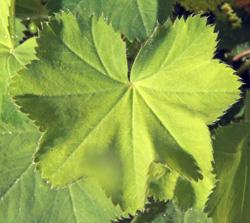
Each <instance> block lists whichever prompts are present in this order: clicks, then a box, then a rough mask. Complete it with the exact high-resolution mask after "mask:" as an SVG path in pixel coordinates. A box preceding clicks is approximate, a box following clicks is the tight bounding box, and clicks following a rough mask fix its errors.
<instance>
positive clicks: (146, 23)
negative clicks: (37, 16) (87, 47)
mask: <svg viewBox="0 0 250 223" xmlns="http://www.w3.org/2000/svg"><path fill="white" fill-rule="evenodd" d="M48 8H50V9H51V10H52V11H59V10H60V9H63V10H73V11H76V12H78V13H80V14H81V15H84V16H86V14H87V15H89V14H95V15H97V16H99V15H101V14H102V13H103V14H104V16H105V19H107V20H108V21H109V22H110V23H112V25H113V27H114V28H115V29H116V30H119V31H121V32H122V33H123V34H124V35H125V36H126V37H127V38H128V39H129V40H133V39H134V38H139V39H144V38H146V37H147V36H148V35H150V34H151V32H152V31H153V29H154V27H155V25H156V21H157V10H158V8H157V0H143V1H142V0H132V1H131V0H111V1H106V0H60V1H54V0H48ZM114 9H115V10H114ZM166 10H167V8H166Z"/></svg>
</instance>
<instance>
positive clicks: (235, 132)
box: [206, 123, 250, 223]
mask: <svg viewBox="0 0 250 223" xmlns="http://www.w3.org/2000/svg"><path fill="white" fill-rule="evenodd" d="M249 136H250V125H249V123H241V124H231V125H229V126H227V127H223V128H220V129H218V130H217V131H216V133H215V141H214V156H215V171H216V173H217V177H218V182H217V185H216V187H215V189H214V191H213V193H212V195H211V197H210V199H209V201H208V206H207V208H206V210H207V211H208V212H209V214H210V215H211V217H213V220H214V222H215V223H217V222H218V223H238V222H241V223H247V222H249V217H250V214H249V205H250V188H249V185H250V177H249V174H248V173H249V171H250V168H249V167H250V165H249V162H250V160H249V152H250V151H249V148H250V147H249V142H250V141H249V140H250V138H249Z"/></svg>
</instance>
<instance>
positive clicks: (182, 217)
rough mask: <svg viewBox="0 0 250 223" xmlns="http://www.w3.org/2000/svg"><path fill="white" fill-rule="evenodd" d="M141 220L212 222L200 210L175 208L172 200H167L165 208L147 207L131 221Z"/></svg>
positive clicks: (136, 222)
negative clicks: (184, 210)
mask: <svg viewBox="0 0 250 223" xmlns="http://www.w3.org/2000/svg"><path fill="white" fill-rule="evenodd" d="M157 205H158V204H157ZM161 206H162V205H161ZM156 207H157V206H156ZM161 209H162V210H161ZM158 210H161V211H160V212H157V211H158ZM154 212H155V213H154ZM154 215H155V216H154ZM142 222H143V223H144V222H148V223H212V220H211V219H209V218H208V217H207V216H206V214H204V213H202V211H200V210H196V209H189V210H188V211H186V212H182V211H180V210H179V209H178V208H176V207H175V206H174V205H173V203H172V202H168V203H167V205H166V207H165V208H164V207H159V208H158V209H156V210H154V209H150V208H149V209H148V210H147V211H146V212H144V213H142V214H139V215H138V216H137V217H136V218H135V219H134V220H133V221H132V223H142Z"/></svg>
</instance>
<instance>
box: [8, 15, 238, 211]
mask: <svg viewBox="0 0 250 223" xmlns="http://www.w3.org/2000/svg"><path fill="white" fill-rule="evenodd" d="M216 37H217V35H216V34H215V33H214V32H213V28H212V27H207V26H206V21H205V20H204V19H201V18H200V17H191V18H189V19H188V20H187V21H184V20H183V19H180V20H177V21H176V22H175V24H174V25H173V26H171V27H170V28H167V27H164V26H163V27H161V28H159V29H158V30H157V31H156V32H155V35H154V36H152V38H150V39H149V40H148V42H147V43H146V44H145V46H144V47H143V48H142V49H141V51H140V53H139V55H138V56H137V58H136V61H135V63H134V65H133V67H132V70H131V72H130V71H128V66H127V61H126V47H125V43H124V42H123V41H122V40H121V38H120V35H119V34H118V33H115V32H114V31H113V29H112V27H111V26H108V25H106V23H105V22H104V20H103V18H100V19H99V20H96V18H95V17H91V19H83V18H82V17H75V16H73V15H72V14H70V13H69V14H67V13H62V14H61V15H60V16H59V15H57V16H56V19H54V20H52V21H51V22H50V23H49V24H48V26H47V27H45V29H44V31H43V32H42V33H41V37H40V39H39V40H38V42H39V48H38V57H39V59H40V61H36V62H34V63H32V65H31V66H29V67H28V69H26V70H24V71H23V72H21V75H19V76H17V77H16V78H15V80H14V84H13V85H12V92H13V94H14V95H16V100H17V102H18V104H19V105H21V106H22V110H23V111H24V112H27V113H29V115H30V116H31V118H32V119H34V120H36V122H37V123H38V124H39V125H40V127H41V129H42V130H43V131H45V133H44V135H43V137H42V140H41V143H40V149H39V151H38V153H37V155H36V161H37V162H38V165H39V168H40V170H41V173H42V177H43V178H45V179H48V180H49V181H50V182H51V184H52V185H53V186H55V187H56V186H65V185H67V184H68V183H70V182H72V181H75V180H76V179H79V178H80V177H82V176H85V175H88V174H93V173H92V172H93V171H92V170H93V169H96V166H97V164H98V167H99V169H98V172H100V171H102V170H103V169H105V168H106V166H107V163H106V162H104V164H102V163H103V160H108V163H109V165H108V166H109V167H111V171H113V173H112V174H113V175H115V176H116V177H117V178H119V179H118V180H117V182H118V183H117V185H115V186H114V188H115V187H118V188H116V189H115V190H116V192H115V194H116V198H115V201H116V202H119V203H120V204H121V205H122V206H123V208H124V209H127V210H128V211H131V212H133V211H135V210H136V209H138V208H141V207H142V206H143V204H144V202H145V194H146V190H147V180H148V174H149V167H150V166H151V165H152V163H153V162H162V163H164V164H166V165H167V166H168V167H169V168H170V169H172V170H174V171H176V172H177V173H178V174H180V175H181V176H184V177H185V178H186V179H194V180H198V179H200V178H202V176H201V173H200V170H201V172H202V174H203V175H204V180H202V181H199V182H198V183H194V187H195V190H196V192H197V196H200V197H201V200H200V201H199V202H200V203H202V202H204V200H205V199H206V197H207V193H204V188H205V191H207V190H210V189H211V188H212V185H213V175H212V174H211V170H212V166H211V163H210V162H211V161H212V149H211V143H210V137H209V131H208V128H207V124H210V123H211V122H213V121H214V120H215V119H216V118H217V117H218V116H220V115H222V112H223V111H224V110H226V109H227V108H228V106H230V105H231V104H232V103H234V101H235V100H236V99H237V98H238V97H239V90H238V87H239V83H238V80H237V77H236V76H233V75H232V70H231V69H230V68H228V67H226V66H225V65H223V64H221V63H220V62H219V61H217V60H213V59H212V58H213V53H214V50H215V46H216ZM110 43H112V44H110ZM204 157H206V159H204ZM197 164H198V166H199V167H198V166H197ZM112 174H111V175H112ZM201 185H202V186H204V188H203V190H201ZM108 186H110V185H108ZM114 188H112V190H113V189H114ZM111 193H112V191H111ZM117 193H119V195H118V196H117ZM197 205H198V204H197ZM199 205H200V204H199ZM199 205H198V206H199Z"/></svg>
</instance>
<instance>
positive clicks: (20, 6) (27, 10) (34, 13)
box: [16, 0, 48, 20]
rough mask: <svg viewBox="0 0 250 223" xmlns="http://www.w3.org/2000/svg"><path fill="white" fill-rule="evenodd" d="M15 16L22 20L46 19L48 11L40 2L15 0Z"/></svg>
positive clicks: (38, 0)
mask: <svg viewBox="0 0 250 223" xmlns="http://www.w3.org/2000/svg"><path fill="white" fill-rule="evenodd" d="M16 16H17V17H19V18H21V19H24V20H27V19H28V20H30V19H31V20H39V19H47V16H48V10H47V9H46V7H45V6H44V5H42V3H41V0H16Z"/></svg>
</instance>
